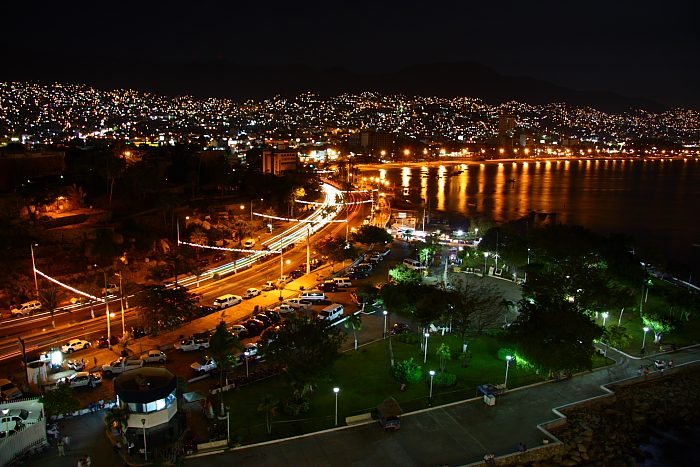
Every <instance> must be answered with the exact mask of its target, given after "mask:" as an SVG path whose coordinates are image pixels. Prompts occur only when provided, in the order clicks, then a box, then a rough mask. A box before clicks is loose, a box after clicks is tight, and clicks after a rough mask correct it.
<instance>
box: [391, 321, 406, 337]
mask: <svg viewBox="0 0 700 467" xmlns="http://www.w3.org/2000/svg"><path fill="white" fill-rule="evenodd" d="M404 332H411V326H409V325H408V324H406V323H396V324H394V325H393V326H392V327H391V334H392V335H396V334H403V333H404Z"/></svg>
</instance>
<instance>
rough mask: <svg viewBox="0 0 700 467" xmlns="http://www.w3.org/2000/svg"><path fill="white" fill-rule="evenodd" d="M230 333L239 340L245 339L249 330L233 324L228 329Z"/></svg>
mask: <svg viewBox="0 0 700 467" xmlns="http://www.w3.org/2000/svg"><path fill="white" fill-rule="evenodd" d="M228 332H230V333H231V334H233V335H234V336H236V337H238V338H239V339H245V338H246V336H247V335H248V328H246V327H245V326H243V325H240V324H232V325H231V326H229V328H228Z"/></svg>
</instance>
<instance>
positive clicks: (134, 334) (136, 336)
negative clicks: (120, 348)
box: [131, 328, 148, 339]
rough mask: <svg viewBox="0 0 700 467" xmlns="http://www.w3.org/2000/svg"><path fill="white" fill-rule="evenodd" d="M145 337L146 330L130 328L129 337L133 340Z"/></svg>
mask: <svg viewBox="0 0 700 467" xmlns="http://www.w3.org/2000/svg"><path fill="white" fill-rule="evenodd" d="M147 335H148V332H146V330H145V329H143V328H131V337H133V338H134V339H140V338H141V337H144V336H147Z"/></svg>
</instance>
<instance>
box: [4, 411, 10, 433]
mask: <svg viewBox="0 0 700 467" xmlns="http://www.w3.org/2000/svg"><path fill="white" fill-rule="evenodd" d="M9 413H10V409H2V414H3V415H4V416H5V437H6V438H9V436H10V417H8V416H7V414H9Z"/></svg>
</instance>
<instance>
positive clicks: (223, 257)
mask: <svg viewBox="0 0 700 467" xmlns="http://www.w3.org/2000/svg"><path fill="white" fill-rule="evenodd" d="M211 260H212V261H214V262H215V263H218V262H219V261H226V253H217V254H215V255H214V257H213V258H212V259H211Z"/></svg>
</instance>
